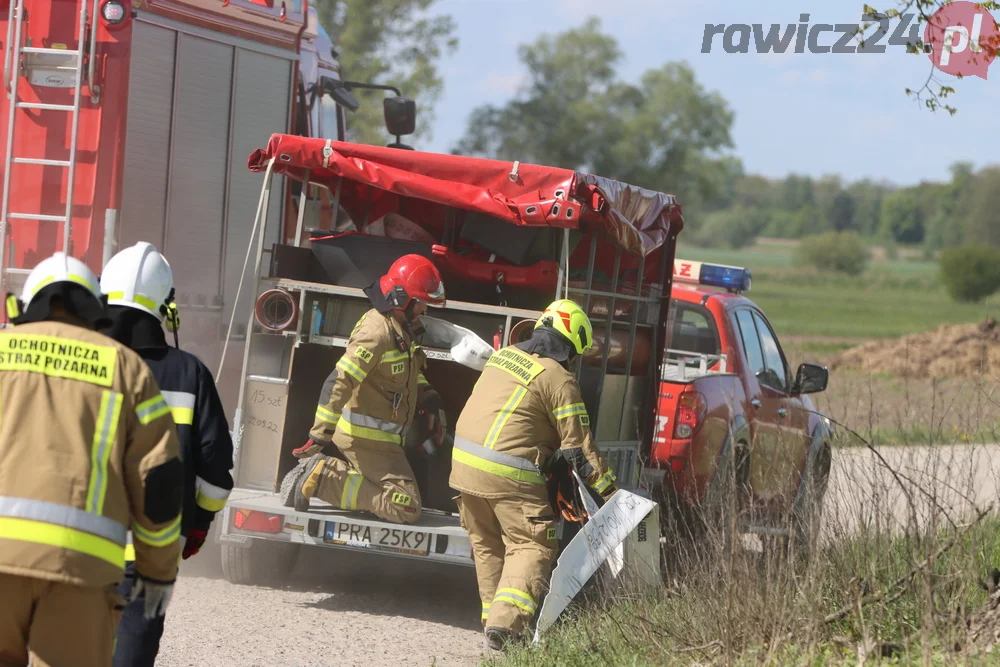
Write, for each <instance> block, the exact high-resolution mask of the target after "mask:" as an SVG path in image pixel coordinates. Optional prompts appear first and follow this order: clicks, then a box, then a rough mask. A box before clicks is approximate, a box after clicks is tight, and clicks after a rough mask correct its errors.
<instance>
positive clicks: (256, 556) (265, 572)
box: [222, 540, 302, 586]
mask: <svg viewBox="0 0 1000 667" xmlns="http://www.w3.org/2000/svg"><path fill="white" fill-rule="evenodd" d="M301 550H302V545H301V544H294V543H291V542H271V541H269V540H250V541H249V543H248V544H247V545H246V546H237V545H235V544H226V543H225V542H223V543H222V575H223V576H224V577H225V578H226V581H228V582H229V583H231V584H239V585H242V586H252V585H256V584H266V583H274V582H276V581H281V580H282V579H284V578H285V577H287V576H288V575H289V574H291V572H292V569H293V568H294V567H295V563H296V561H297V560H298V558H299V552H300V551H301Z"/></svg>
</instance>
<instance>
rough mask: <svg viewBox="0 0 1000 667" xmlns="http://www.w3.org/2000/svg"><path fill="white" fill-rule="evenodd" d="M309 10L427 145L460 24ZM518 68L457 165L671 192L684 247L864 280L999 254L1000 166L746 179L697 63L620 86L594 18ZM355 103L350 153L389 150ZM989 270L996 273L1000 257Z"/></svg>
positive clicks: (411, 7) (348, 63)
mask: <svg viewBox="0 0 1000 667" xmlns="http://www.w3.org/2000/svg"><path fill="white" fill-rule="evenodd" d="M934 1H935V0H928V2H934ZM315 5H316V7H317V9H318V12H319V16H320V21H321V23H323V25H324V26H326V27H327V30H328V31H329V32H330V34H331V36H332V37H333V39H334V40H335V41H336V43H337V44H338V47H339V49H340V61H341V68H342V72H343V74H344V76H345V77H346V78H350V79H355V80H365V81H377V82H379V83H389V84H394V85H396V86H398V87H399V88H401V89H402V90H403V91H405V92H404V94H406V95H407V96H409V97H413V98H415V99H417V100H418V103H419V105H420V109H421V112H420V118H421V120H420V123H419V125H418V127H417V132H416V134H415V136H414V137H413V140H414V141H413V143H415V145H416V146H418V147H419V145H420V143H421V140H422V139H426V138H427V137H428V136H429V135H430V130H431V126H432V121H433V117H434V116H433V107H434V103H435V101H436V100H437V99H438V98H439V96H440V93H441V91H442V89H443V81H442V79H441V76H440V73H439V71H438V63H439V61H440V58H441V57H442V56H443V55H444V54H445V53H448V52H453V51H454V49H455V48H456V47H457V43H458V37H457V35H456V25H455V23H454V21H453V20H452V19H451V18H450V17H447V16H441V15H437V16H434V15H431V14H430V13H429V12H430V10H431V9H433V7H434V5H435V0H317V1H316V3H315ZM923 20H924V19H923V17H921V21H923ZM517 57H518V60H519V61H520V64H521V67H522V69H523V70H525V71H526V73H527V76H526V77H525V80H524V83H523V84H522V85H521V87H520V89H519V90H518V91H517V92H516V94H515V95H514V96H513V98H512V99H510V100H509V101H508V102H506V103H505V104H502V105H492V104H487V105H482V106H480V107H477V108H476V109H474V110H473V111H472V113H471V114H470V116H469V119H468V122H467V127H466V130H465V133H464V135H463V136H462V138H461V140H460V141H458V142H457V144H456V145H455V147H454V148H453V150H452V152H453V153H455V154H461V155H475V156H481V157H488V158H493V159H500V160H511V161H513V160H519V161H521V162H527V163H537V164H546V165H552V166H558V167H564V168H567V169H576V170H581V171H589V172H592V173H596V174H599V175H601V176H605V177H608V178H613V179H617V180H619V181H624V182H626V183H630V184H633V185H637V186H640V187H644V188H648V189H651V190H658V191H662V192H669V193H672V194H676V195H677V196H678V197H679V198H680V200H681V202H683V205H684V211H685V218H686V219H687V221H688V224H687V227H686V228H685V232H684V236H685V240H686V241H687V242H689V243H695V244H698V245H703V246H725V247H730V248H741V247H744V246H747V245H748V244H751V243H752V242H753V241H754V239H755V238H757V237H758V236H769V237H778V238H786V239H803V240H805V241H806V242H805V243H803V244H801V245H802V247H803V252H802V253H801V254H802V256H803V257H806V258H811V259H807V261H809V262H810V263H813V264H815V265H817V266H818V267H819V268H823V269H828V270H835V271H841V272H846V273H857V272H859V271H861V270H863V269H864V267H865V266H866V265H867V257H868V251H867V248H866V246H870V245H873V244H875V243H878V244H881V245H888V246H890V247H892V246H895V245H907V246H917V247H922V248H923V249H924V251H925V254H926V255H927V256H928V257H931V256H937V255H938V254H939V251H944V250H948V251H949V252H948V255H947V257H942V268H943V269H944V271H945V272H947V266H953V267H961V266H963V265H966V266H968V265H971V264H975V263H977V262H979V263H989V262H990V261H992V260H991V257H992V256H990V257H987V254H988V253H989V252H990V250H989V248H990V247H996V248H1000V213H998V211H1000V206H998V205H1000V167H987V168H983V169H980V170H979V171H976V170H974V169H973V167H972V165H971V164H969V163H962V162H959V163H955V164H953V165H951V167H950V178H949V180H947V181H943V182H922V183H920V184H918V185H915V186H911V187H897V186H894V185H892V184H890V183H886V182H879V181H872V180H861V181H855V182H850V183H848V182H845V181H844V180H843V179H842V178H841V177H840V176H837V175H828V176H823V177H821V178H812V177H809V176H805V175H800V174H790V175H788V176H786V177H785V178H779V179H769V178H765V177H763V176H760V175H756V174H749V173H746V171H745V169H744V166H743V162H742V160H740V158H739V157H738V155H737V154H736V153H735V146H734V144H733V140H732V136H731V131H732V125H733V121H734V118H735V112H734V111H733V109H732V108H731V106H730V104H729V102H728V101H727V100H726V99H725V98H724V97H723V96H722V95H721V94H720V93H718V92H716V91H710V90H706V89H705V88H704V86H702V85H701V83H700V82H699V81H698V80H697V77H696V76H695V73H694V70H693V69H692V68H691V66H690V65H689V64H688V63H686V62H683V61H680V62H667V63H663V64H661V65H658V66H655V67H651V68H649V69H647V70H646V71H645V72H644V73H643V74H642V75H641V76H640V77H639V78H638V80H636V81H626V80H624V79H623V78H622V77H621V75H620V73H619V70H620V67H621V65H622V63H623V58H624V54H623V51H622V49H621V46H620V45H619V43H618V41H617V40H616V39H615V38H614V37H613V36H612V35H609V34H606V33H605V32H604V31H603V30H602V25H601V22H600V20H599V19H597V18H594V17H591V18H588V19H586V20H585V21H583V22H582V23H581V24H579V25H577V26H576V27H572V28H569V29H567V30H565V31H563V32H560V33H547V34H543V35H541V36H540V37H538V38H537V39H535V40H534V41H533V42H530V43H525V44H522V45H521V46H520V47H519V48H518V50H517ZM925 92H926V91H925ZM356 94H357V95H358V97H359V101H361V102H362V107H361V109H359V111H358V112H355V113H354V114H351V115H350V116H349V118H348V128H349V129H348V139H349V140H350V141H357V142H361V143H376V144H384V143H386V142H387V141H388V140H390V138H389V137H387V136H386V135H385V131H384V129H383V127H382V119H381V104H380V102H379V99H378V97H379V96H381V95H382V93H378V92H374V93H372V92H368V91H357V93H356ZM369 98H370V99H369ZM929 106H931V105H929ZM831 244H836V245H837V246H838V247H837V250H838V252H836V253H833V252H831V251H830V248H831ZM971 246H980V249H979V250H977V251H975V252H978V254H975V252H973V251H968V248H969V247H971ZM982 247H985V248H987V249H986V250H983V249H982ZM810 248H812V249H813V250H812V251H810V250H809V249H810ZM970 253H972V254H970ZM973 255H975V256H973ZM996 258H997V262H996V263H997V265H998V266H1000V251H998V254H997V257H996ZM990 273H991V275H992V274H993V273H996V274H997V276H996V279H995V280H992V279H991V280H990V281H989V284H980V285H978V286H974V288H971V290H970V289H964V288H962V287H961V286H960V287H956V288H954V289H953V287H952V286H951V283H950V282H949V280H948V279H947V277H946V276H943V278H944V282H945V284H946V286H948V287H949V291H951V292H952V294H953V295H955V296H956V298H979V297H980V296H982V295H983V294H984V293H985V294H989V293H991V292H992V291H995V290H996V289H997V288H998V287H1000V269H998V270H997V271H993V272H990ZM956 280H958V281H959V282H961V281H962V280H964V278H963V279H959V278H957V279H956ZM952 282H954V281H952ZM994 283H996V284H995V285H994ZM970 295H971V296H970Z"/></svg>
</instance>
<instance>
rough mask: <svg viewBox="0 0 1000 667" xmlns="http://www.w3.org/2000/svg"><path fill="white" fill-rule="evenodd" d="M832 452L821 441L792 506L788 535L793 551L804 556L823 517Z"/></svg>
mask: <svg viewBox="0 0 1000 667" xmlns="http://www.w3.org/2000/svg"><path fill="white" fill-rule="evenodd" d="M832 461H833V453H832V451H831V449H830V445H829V443H823V445H822V446H821V447H820V448H819V451H817V452H816V457H815V458H814V459H813V462H812V466H810V468H809V470H808V471H807V473H806V474H807V477H806V479H804V480H803V484H805V487H804V488H803V493H802V495H801V496H800V497H799V502H797V503H796V505H795V507H794V508H793V510H792V517H791V518H792V534H791V536H790V538H791V539H790V542H791V545H790V546H791V551H792V554H793V555H795V556H798V557H800V558H802V559H804V560H808V559H809V557H810V556H811V555H812V549H813V547H814V545H815V541H816V537H817V535H818V533H819V527H820V522H821V519H822V517H823V499H824V497H825V496H826V487H827V484H828V483H829V481H830V466H831V463H832Z"/></svg>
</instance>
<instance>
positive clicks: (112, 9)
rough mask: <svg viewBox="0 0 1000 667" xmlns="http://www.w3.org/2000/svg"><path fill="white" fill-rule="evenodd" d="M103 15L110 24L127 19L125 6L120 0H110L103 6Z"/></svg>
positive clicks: (116, 23)
mask: <svg viewBox="0 0 1000 667" xmlns="http://www.w3.org/2000/svg"><path fill="white" fill-rule="evenodd" d="M101 17H102V18H103V19H104V20H105V22H107V23H108V25H118V24H120V23H122V22H123V21H124V20H125V7H124V6H123V5H122V3H120V2H119V1H118V0H108V1H107V2H105V3H104V4H103V5H102V6H101Z"/></svg>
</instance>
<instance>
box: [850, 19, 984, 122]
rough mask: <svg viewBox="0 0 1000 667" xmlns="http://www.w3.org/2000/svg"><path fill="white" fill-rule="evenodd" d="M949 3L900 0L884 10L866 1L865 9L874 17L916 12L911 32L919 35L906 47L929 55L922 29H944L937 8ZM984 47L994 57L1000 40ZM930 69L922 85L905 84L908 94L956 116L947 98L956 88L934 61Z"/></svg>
mask: <svg viewBox="0 0 1000 667" xmlns="http://www.w3.org/2000/svg"><path fill="white" fill-rule="evenodd" d="M950 3H951V0H947V1H942V0H897V3H896V4H897V6H896V7H895V8H891V9H886V10H885V11H881V10H878V9H876V8H874V7H872V6H871V5H868V4H866V5H864V8H863V10H862V11H863V14H864V16H865V18H870V17H871V18H875V19H894V18H899V17H901V16H903V15H914V14H915V15H916V25H915V26H914V27H913V29H912V30H911V33H913V34H916V35H917V38H916V39H914V40H913V41H910V40H907V41H906V51H907V53H910V54H914V55H926V54H928V53H930V52H931V51H932V45H931V44H929V43H927V42H925V41H924V40H923V38H922V37H921V36H920V35H921V32H923V33H924V34H926V27H927V26H929V25H930V26H936V27H940V28H942V29H944V28H945V27H946V26H941V25H938V22H937V18H936V17H935V16H934V14H935V12H937V10H938V9H940V8H941V7H943V6H945V5H947V4H950ZM976 5H977V6H978V7H980V8H981V9H984V10H986V11H988V12H992V11H993V10H996V9H1000V3H998V2H996V1H995V0H987V1H986V2H977V3H976ZM875 25H877V23H875V22H865V23H862V24H861V25H860V26H859V29H858V34H859V35H860V36H863V35H864V34H865V32H866V31H867V30H868V29H870V28H871V27H873V26H875ZM921 26H923V27H924V31H921V30H920V27H921ZM860 41H861V44H864V38H863V37H862V39H861V40H860ZM985 47H986V49H987V51H986V53H987V55H989V56H990V57H991V58H992V57H994V56H996V55H997V53H998V51H1000V44H995V43H988V44H986V45H985ZM929 69H930V72H929V73H928V75H927V79H926V80H925V81H924V83H923V85H922V86H920V87H919V88H906V89H905V92H906V95H907V96H908V97H913V98H914V101H915V102H916V103H917V104H922V105H923V106H924V107H925V108H927V109H928V110H929V111H931V112H934V111H937V110H938V109H944V110H945V111H947V112H948V113H949V114H950V115H952V116H954V115H955V113H956V112H957V111H958V109H957V108H956V107H954V106H952V105H951V104H948V103H947V102H945V100H947V99H948V98H949V97H950V96H952V95H954V94H955V88H954V87H952V86H949V85H947V84H945V83H943V82H942V81H941V79H939V78H938V75H939V73H940V70H938V69H937V68H936V67H935V66H934V65H933V63H932V64H931V65H930V66H929ZM958 78H959V79H961V78H962V76H961V75H959V76H958Z"/></svg>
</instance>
